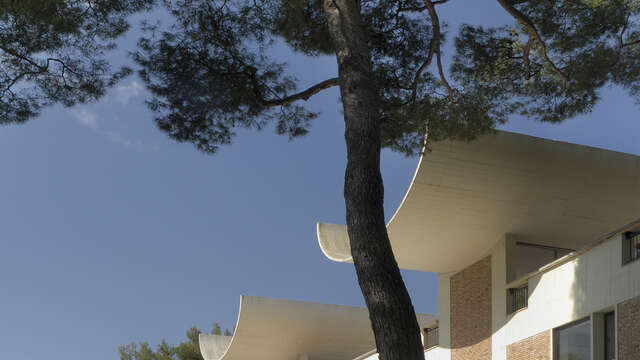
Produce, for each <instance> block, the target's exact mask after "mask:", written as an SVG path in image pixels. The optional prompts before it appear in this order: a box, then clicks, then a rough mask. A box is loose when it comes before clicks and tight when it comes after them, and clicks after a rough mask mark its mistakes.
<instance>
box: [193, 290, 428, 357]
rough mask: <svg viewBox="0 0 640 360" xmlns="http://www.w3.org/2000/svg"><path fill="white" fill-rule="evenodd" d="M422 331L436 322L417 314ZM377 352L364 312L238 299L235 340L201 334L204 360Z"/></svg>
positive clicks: (327, 305) (250, 298) (268, 300)
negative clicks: (238, 308)
mask: <svg viewBox="0 0 640 360" xmlns="http://www.w3.org/2000/svg"><path fill="white" fill-rule="evenodd" d="M417 317H418V323H419V324H420V326H421V327H425V326H429V325H431V324H433V323H435V321H436V317H435V316H434V315H426V314H417ZM374 347H375V341H374V338H373V333H372V331H371V325H370V323H369V313H368V312H367V310H366V309H364V308H360V307H352V306H340V305H329V304H320V303H313V302H302V301H293V300H280V299H271V298H263V297H253V296H241V297H240V311H239V314H238V322H237V324H236V327H235V332H234V334H233V336H221V335H210V334H200V352H201V353H202V356H203V357H204V359H205V360H247V359H261V360H300V359H309V360H314V359H322V360H344V359H353V358H354V357H356V356H358V355H360V354H362V353H364V352H366V351H368V350H371V349H372V348H374Z"/></svg>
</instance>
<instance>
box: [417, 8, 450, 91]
mask: <svg viewBox="0 0 640 360" xmlns="http://www.w3.org/2000/svg"><path fill="white" fill-rule="evenodd" d="M446 1H447V0H445V2H446ZM424 4H425V6H426V7H427V10H428V11H429V17H431V24H432V27H433V39H432V43H431V45H432V46H431V48H432V49H434V50H433V51H434V52H435V55H436V63H437V65H438V74H439V75H440V81H442V84H443V85H444V87H445V88H447V92H448V93H449V100H451V101H453V95H454V93H453V89H452V88H451V85H449V82H448V81H447V78H446V77H445V74H444V70H443V68H442V58H441V56H440V40H441V39H442V35H441V34H440V18H439V17H438V13H437V12H436V8H435V5H434V2H431V1H430V0H424ZM429 55H430V57H432V56H433V55H432V54H431V51H429ZM429 62H431V61H429Z"/></svg>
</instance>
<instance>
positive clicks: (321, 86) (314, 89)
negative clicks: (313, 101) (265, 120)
mask: <svg viewBox="0 0 640 360" xmlns="http://www.w3.org/2000/svg"><path fill="white" fill-rule="evenodd" d="M251 70H256V69H255V68H254V69H251ZM248 75H249V76H250V77H251V82H252V84H253V92H254V93H255V94H256V97H258V100H259V101H260V102H261V103H262V105H264V106H267V107H273V106H287V105H289V104H291V103H292V102H294V101H298V100H304V101H307V100H309V98H310V97H312V96H313V95H315V94H317V93H319V92H321V91H322V90H325V89H328V88H331V87H334V86H338V85H340V82H339V79H338V78H337V77H335V78H331V79H327V80H324V81H321V82H319V83H317V84H315V85H313V86H311V87H309V88H308V89H306V90H303V91H301V92H299V93H296V94H293V95H289V96H287V97H284V98H279V99H271V100H267V99H265V98H264V97H263V95H262V93H261V92H260V85H259V83H258V78H257V76H256V71H252V72H251V73H250V74H248Z"/></svg>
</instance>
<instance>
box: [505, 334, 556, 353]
mask: <svg viewBox="0 0 640 360" xmlns="http://www.w3.org/2000/svg"><path fill="white" fill-rule="evenodd" d="M507 360H551V330H547V331H543V332H541V333H539V334H537V335H534V336H531V337H528V338H526V339H523V340H520V341H518V342H515V343H513V344H511V345H507Z"/></svg>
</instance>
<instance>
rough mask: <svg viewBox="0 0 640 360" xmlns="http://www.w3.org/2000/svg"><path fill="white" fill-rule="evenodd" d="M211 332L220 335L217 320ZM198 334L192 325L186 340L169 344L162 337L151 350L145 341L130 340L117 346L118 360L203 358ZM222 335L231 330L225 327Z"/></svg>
mask: <svg viewBox="0 0 640 360" xmlns="http://www.w3.org/2000/svg"><path fill="white" fill-rule="evenodd" d="M211 333H212V334H214V335H222V333H221V328H220V325H219V324H218V323H217V322H216V323H214V324H213V329H212V330H211ZM200 334H201V331H200V329H198V328H197V327H195V326H192V327H191V328H189V330H187V334H186V335H187V339H186V341H182V342H180V343H179V344H178V345H169V344H168V343H167V342H166V340H164V339H162V341H161V342H160V344H158V346H157V347H156V350H153V348H151V346H150V345H149V343H148V342H146V341H142V342H140V343H139V344H136V343H134V342H131V343H129V344H127V345H121V346H120V347H119V348H118V352H119V354H120V360H204V358H203V357H202V354H201V353H200V345H199V344H200V343H199V340H198V338H199V336H200ZM224 335H225V336H231V335H232V332H231V331H229V329H225V330H224Z"/></svg>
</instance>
